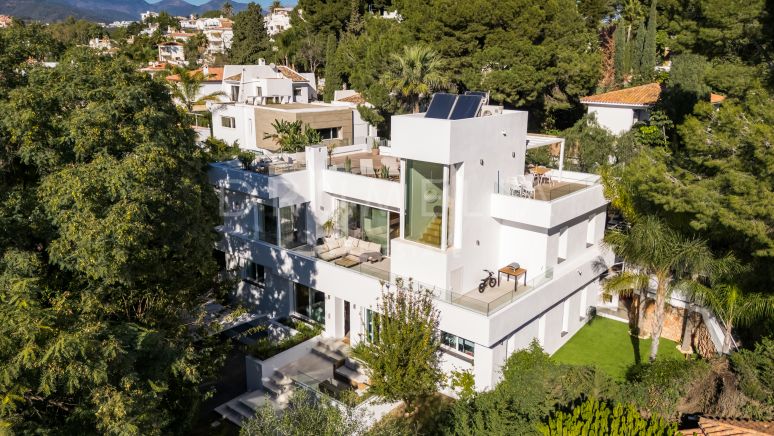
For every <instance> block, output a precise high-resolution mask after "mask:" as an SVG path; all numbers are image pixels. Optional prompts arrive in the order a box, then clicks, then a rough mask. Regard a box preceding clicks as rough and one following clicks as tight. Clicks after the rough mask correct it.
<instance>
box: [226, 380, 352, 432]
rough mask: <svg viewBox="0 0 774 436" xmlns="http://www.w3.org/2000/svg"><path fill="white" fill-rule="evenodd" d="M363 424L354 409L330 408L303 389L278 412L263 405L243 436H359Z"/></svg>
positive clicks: (246, 427) (297, 390)
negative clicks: (313, 435) (354, 435)
mask: <svg viewBox="0 0 774 436" xmlns="http://www.w3.org/2000/svg"><path fill="white" fill-rule="evenodd" d="M362 431H363V424H362V422H361V420H360V418H359V417H358V416H355V415H354V409H350V408H344V409H339V408H338V407H336V406H334V405H333V404H330V403H329V402H327V401H326V399H325V398H321V397H316V396H313V395H312V394H310V393H309V392H308V391H306V390H304V389H296V390H295V391H294V392H293V394H292V395H291V397H290V401H289V402H288V405H287V407H286V408H285V409H284V410H282V411H278V410H276V409H275V407H274V406H273V405H272V404H271V402H266V403H265V404H264V405H263V407H261V408H260V409H258V411H257V412H256V414H255V417H253V418H252V419H249V420H247V421H246V422H244V423H243V424H242V430H241V431H240V432H239V434H240V435H242V436H263V435H278V436H279V435H282V436H305V435H311V434H315V435H320V436H339V435H352V434H361V432H362Z"/></svg>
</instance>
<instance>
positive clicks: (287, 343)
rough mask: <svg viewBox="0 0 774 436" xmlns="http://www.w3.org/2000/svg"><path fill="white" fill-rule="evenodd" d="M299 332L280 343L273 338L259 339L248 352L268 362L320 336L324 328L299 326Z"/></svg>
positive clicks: (251, 345)
mask: <svg viewBox="0 0 774 436" xmlns="http://www.w3.org/2000/svg"><path fill="white" fill-rule="evenodd" d="M297 330H298V333H296V334H295V335H293V336H290V337H288V338H285V339H283V340H281V341H279V342H276V341H274V340H273V339H271V338H262V339H259V340H257V341H256V342H255V343H254V344H250V345H248V346H247V350H246V351H247V353H248V354H250V355H251V356H255V357H257V358H258V359H261V360H266V359H269V358H271V357H273V356H276V355H277V354H279V353H281V352H283V351H285V350H289V349H291V348H293V347H295V346H296V345H298V344H300V343H302V342H305V341H308V340H309V339H312V338H313V337H315V336H317V335H319V334H320V332H322V327H320V326H312V325H308V324H299V326H298V329H297Z"/></svg>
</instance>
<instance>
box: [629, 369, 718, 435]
mask: <svg viewBox="0 0 774 436" xmlns="http://www.w3.org/2000/svg"><path fill="white" fill-rule="evenodd" d="M709 376H710V367H709V365H708V364H707V363H706V362H704V361H699V360H675V359H661V360H657V361H655V362H653V363H649V364H642V365H633V366H632V367H631V368H630V369H629V371H628V374H627V379H628V380H629V382H628V383H626V384H625V385H624V386H623V389H622V391H621V393H620V394H621V397H619V398H620V400H621V401H626V402H632V403H634V404H635V405H636V406H637V407H638V408H639V409H640V410H641V411H643V412H644V413H647V414H658V415H661V416H663V417H665V418H667V419H672V420H676V419H677V418H678V417H679V415H680V411H679V408H678V406H679V405H680V402H681V399H682V398H683V397H685V395H686V394H687V393H688V392H690V391H693V390H694V389H693V387H694V385H695V384H696V383H700V384H701V383H702V381H704V380H706V379H707V378H708V377H709ZM706 388H707V386H704V390H705V391H706Z"/></svg>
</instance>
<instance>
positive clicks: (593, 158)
mask: <svg viewBox="0 0 774 436" xmlns="http://www.w3.org/2000/svg"><path fill="white" fill-rule="evenodd" d="M562 135H563V136H564V138H565V155H564V167H565V168H566V169H568V170H571V171H580V172H584V173H593V172H597V171H598V170H599V168H600V167H601V166H604V165H607V164H608V163H609V161H610V159H611V158H613V156H614V155H615V139H616V138H615V136H613V135H612V134H611V133H610V131H609V130H607V129H605V128H604V127H600V125H599V123H598V122H597V119H596V116H595V115H594V114H589V115H586V116H585V117H583V118H581V119H580V120H579V121H578V122H577V123H575V125H574V126H572V127H570V128H569V129H567V130H565V131H564V132H563V133H562Z"/></svg>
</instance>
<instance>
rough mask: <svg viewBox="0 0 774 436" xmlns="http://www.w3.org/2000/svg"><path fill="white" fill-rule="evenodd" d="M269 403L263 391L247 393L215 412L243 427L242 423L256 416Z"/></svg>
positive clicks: (219, 407) (222, 405) (216, 409)
mask: <svg viewBox="0 0 774 436" xmlns="http://www.w3.org/2000/svg"><path fill="white" fill-rule="evenodd" d="M266 401H267V399H266V392H264V391H262V390H257V391H252V392H246V393H244V394H242V395H240V396H238V397H236V398H234V399H233V400H231V401H229V402H227V403H225V404H221V405H220V406H218V407H216V408H215V412H217V413H218V414H220V416H222V417H223V418H225V419H228V420H229V421H231V422H233V423H234V424H236V425H238V426H240V427H241V426H242V422H243V421H245V420H247V419H250V418H252V417H254V416H255V412H256V411H257V410H258V409H259V408H260V407H262V406H263V404H264V403H265V402H266Z"/></svg>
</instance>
